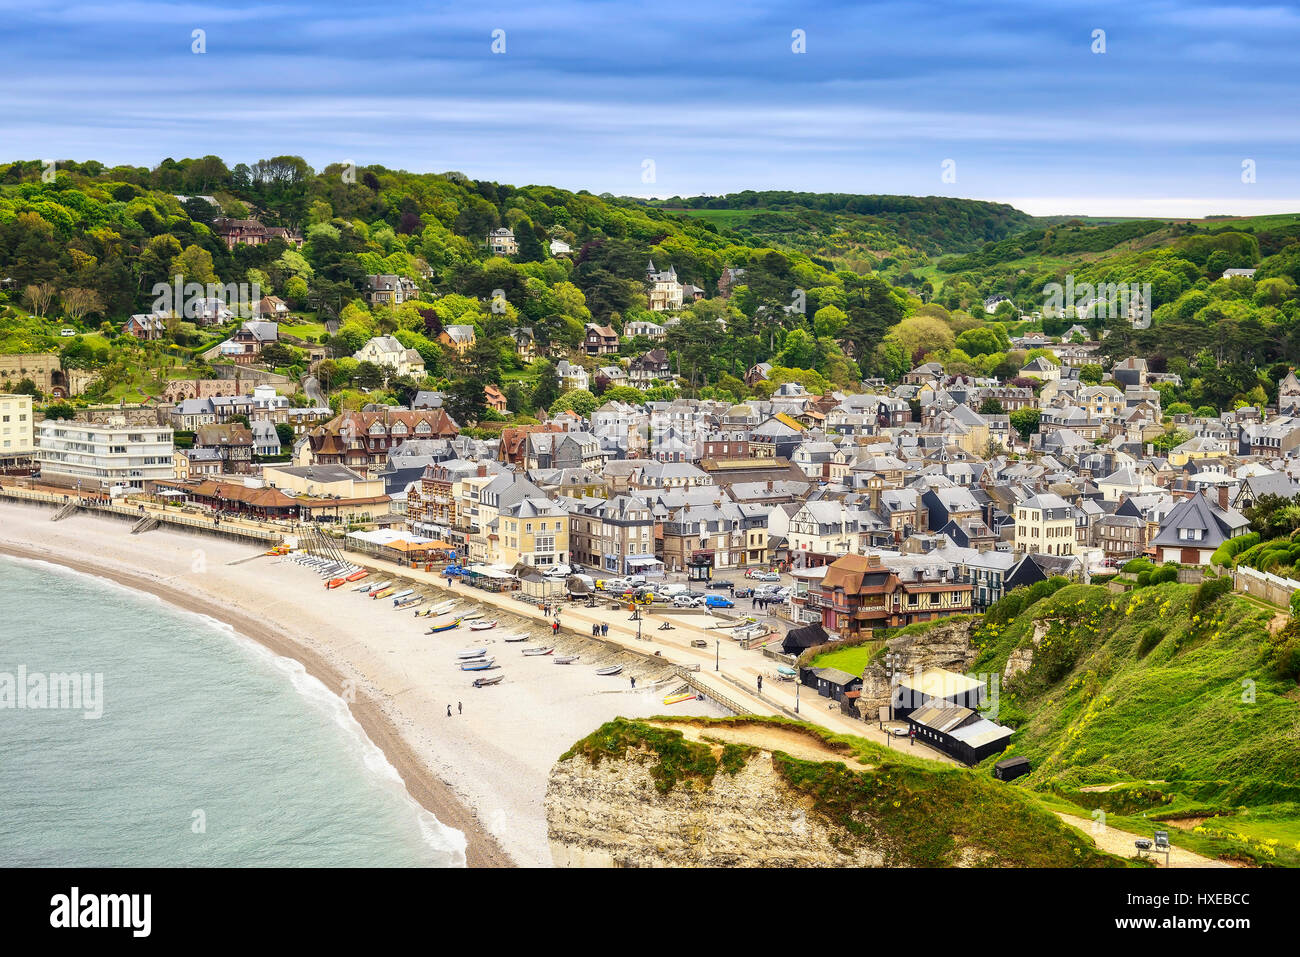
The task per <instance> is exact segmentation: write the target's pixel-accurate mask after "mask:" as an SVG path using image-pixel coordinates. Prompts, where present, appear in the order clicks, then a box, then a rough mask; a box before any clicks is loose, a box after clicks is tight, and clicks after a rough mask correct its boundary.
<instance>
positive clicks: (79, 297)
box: [59, 286, 104, 322]
mask: <svg viewBox="0 0 1300 957" xmlns="http://www.w3.org/2000/svg"><path fill="white" fill-rule="evenodd" d="M59 298H60V300H61V301H62V302H63V312H64V314H65V315H66V316H67V317H68V318H69V319H71V320H72V321H73V322H81V320H82V319H84V318H86V316H89V315H91V314H92V313H97V312H103V310H104V300H103V299H101V298H100V297H99V293H97V292H96V291H95V290H93V289H83V288H81V287H80V286H74V287H73V288H71V289H65V290H64V291H63V295H61V296H60V297H59Z"/></svg>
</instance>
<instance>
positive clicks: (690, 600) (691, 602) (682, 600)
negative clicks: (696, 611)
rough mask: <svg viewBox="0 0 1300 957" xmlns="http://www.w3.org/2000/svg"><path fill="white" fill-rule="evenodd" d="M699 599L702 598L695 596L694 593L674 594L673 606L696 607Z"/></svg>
mask: <svg viewBox="0 0 1300 957" xmlns="http://www.w3.org/2000/svg"><path fill="white" fill-rule="evenodd" d="M701 601H703V599H702V598H697V597H695V596H694V595H674V596H673V607H674V608H696V607H698V606H699V604H700V602H701Z"/></svg>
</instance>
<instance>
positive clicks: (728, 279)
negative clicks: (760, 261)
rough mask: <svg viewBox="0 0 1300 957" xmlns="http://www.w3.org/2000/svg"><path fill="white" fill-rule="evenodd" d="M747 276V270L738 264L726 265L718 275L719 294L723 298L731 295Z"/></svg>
mask: <svg viewBox="0 0 1300 957" xmlns="http://www.w3.org/2000/svg"><path fill="white" fill-rule="evenodd" d="M744 278H745V270H744V269H741V268H739V267H736V266H725V267H723V270H722V275H721V276H719V277H718V295H720V296H721V297H722V298H723V299H727V298H729V297H730V296H731V290H732V289H734V288H735V287H736V286H738V285H739V284H740V283H741V281H742V280H743V279H744Z"/></svg>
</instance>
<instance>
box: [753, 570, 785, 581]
mask: <svg viewBox="0 0 1300 957" xmlns="http://www.w3.org/2000/svg"><path fill="white" fill-rule="evenodd" d="M754 579H755V580H756V581H761V582H779V581H780V580H781V576H780V575H778V574H777V573H776V572H758V573H757V574H756V575H754Z"/></svg>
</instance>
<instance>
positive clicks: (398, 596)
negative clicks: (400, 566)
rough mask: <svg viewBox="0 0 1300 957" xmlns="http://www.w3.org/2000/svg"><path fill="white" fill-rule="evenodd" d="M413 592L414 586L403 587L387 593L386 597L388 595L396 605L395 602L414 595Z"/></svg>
mask: <svg viewBox="0 0 1300 957" xmlns="http://www.w3.org/2000/svg"><path fill="white" fill-rule="evenodd" d="M414 594H415V589H414V588H403V589H402V590H401V591H395V592H393V593H392V594H391V595H389V596H388V597H390V598H391V599H393V604H394V605H396V604H397V603H398V602H399V601H401V600H402V599H403V598H409V597H410V596H412V595H414Z"/></svg>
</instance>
